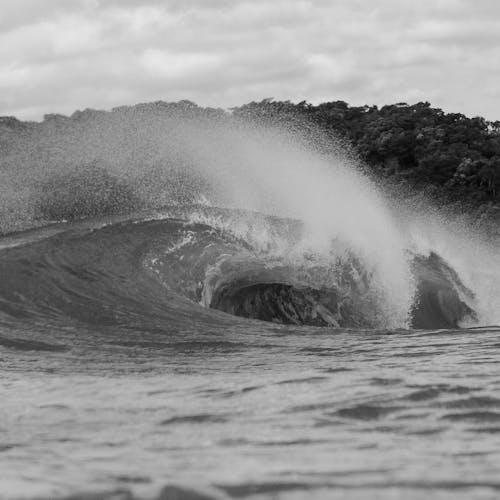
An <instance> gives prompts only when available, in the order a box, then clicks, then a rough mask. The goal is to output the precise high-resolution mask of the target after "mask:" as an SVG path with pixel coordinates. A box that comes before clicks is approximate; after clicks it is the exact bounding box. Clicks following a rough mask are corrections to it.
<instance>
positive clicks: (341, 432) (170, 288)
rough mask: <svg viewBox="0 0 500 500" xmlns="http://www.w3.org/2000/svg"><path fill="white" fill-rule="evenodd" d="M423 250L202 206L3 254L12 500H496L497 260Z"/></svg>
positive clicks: (499, 396)
mask: <svg viewBox="0 0 500 500" xmlns="http://www.w3.org/2000/svg"><path fill="white" fill-rule="evenodd" d="M377 231H379V229H377ZM379 232H380V231H379ZM319 233H321V234H323V233H322V232H321V231H320V232H319ZM315 234H317V233H315ZM380 234H381V236H382V237H384V234H383V233H382V232H381V233H380ZM428 241H432V245H431V244H430V243H429V244H428V245H427V246H426V248H425V250H424V249H423V246H424V245H423V244H422V241H421V240H420V242H419V243H418V244H414V245H413V246H408V248H407V249H406V250H405V251H404V252H402V253H401V252H399V253H398V254H397V255H402V256H403V257H401V259H399V257H397V256H396V257H395V255H396V254H392V253H391V251H392V250H391V249H393V248H394V245H391V244H389V245H387V242H388V240H387V237H384V238H383V240H379V241H378V242H376V241H373V240H372V246H373V247H379V248H380V247H382V248H383V249H384V251H383V252H375V253H374V254H370V253H369V252H368V253H363V251H362V250H358V249H359V248H363V244H361V243H362V242H359V241H358V242H357V243H359V245H346V244H345V243H343V242H342V239H341V238H339V239H338V240H337V239H335V238H334V239H330V240H328V241H317V240H313V236H312V235H311V233H309V232H308V230H307V227H305V226H304V225H303V224H301V223H300V222H299V221H298V220H297V219H293V218H291V219H287V218H279V217H268V216H265V215H262V214H259V213H255V212H252V213H250V212H247V211H242V210H229V209H225V210H220V209H215V208H204V207H199V206H196V207H190V208H184V209H182V210H181V209H168V210H167V209H165V210H163V211H156V212H151V213H148V214H145V213H142V214H136V215H134V216H124V217H101V218H94V219H89V220H85V221H80V222H73V223H58V224H51V225H47V226H45V227H41V228H37V229H31V230H27V231H24V232H18V233H12V234H10V235H6V236H4V237H2V238H0V397H1V405H0V498H1V499H2V500H17V499H38V500H48V499H50V500H53V499H54V500H56V499H67V498H71V499H74V500H76V499H79V500H80V499H84V498H90V499H94V500H96V499H113V500H124V499H128V500H130V499H134V500H135V499H141V500H142V499H158V498H161V499H162V500H167V499H191V500H194V499H203V498H214V499H217V498H249V499H254V498H255V499H271V498H272V499H285V498H286V499H302V498H321V499H323V498H328V499H330V498H339V499H374V498H375V499H376V498H380V499H389V498H398V499H399V498H405V499H421V498H422V499H423V498H425V499H429V498H433V499H434V498H436V499H461V498H463V499H490V498H491V499H493V498H498V497H499V496H500V479H499V477H500V475H499V472H500V327H498V326H488V325H491V324H494V323H497V321H496V318H499V317H500V316H499V315H498V311H499V310H500V304H499V302H500V299H499V296H498V294H497V293H496V290H498V286H499V285H498V283H499V280H498V279H497V278H498V257H497V256H496V255H495V254H493V256H492V254H491V252H489V250H488V251H487V250H484V252H483V253H481V252H480V250H477V248H476V249H475V250H473V251H471V250H470V248H469V247H468V246H466V245H465V246H460V245H458V244H457V243H456V241H455V240H452V239H450V238H448V239H447V240H446V242H447V244H446V245H445V244H441V245H440V244H438V242H437V240H436V238H434V239H432V238H430V239H429V240H428ZM450 242H451V243H450ZM389 243H390V242H389ZM353 248H356V249H357V250H356V251H354V250H353ZM474 248H475V247H474ZM471 252H472V253H471ZM475 252H476V253H475ZM477 252H480V253H479V254H477ZM387 256H389V257H387ZM481 256H482V257H481ZM488 256H489V257H488ZM398 259H399V260H398ZM470 259H475V260H473V262H474V263H475V264H474V266H470V265H469V267H467V264H468V263H470V262H471V260H470ZM495 264H496V265H497V267H496V268H495ZM405 265H406V267H405ZM498 322H500V321H498Z"/></svg>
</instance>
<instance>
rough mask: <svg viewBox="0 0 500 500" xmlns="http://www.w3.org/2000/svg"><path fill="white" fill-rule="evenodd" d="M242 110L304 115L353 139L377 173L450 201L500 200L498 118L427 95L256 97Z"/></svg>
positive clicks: (271, 116) (275, 116)
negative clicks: (370, 101) (380, 100)
mask: <svg viewBox="0 0 500 500" xmlns="http://www.w3.org/2000/svg"><path fill="white" fill-rule="evenodd" d="M234 113H235V114H236V115H238V116H245V117H253V118H254V119H257V120H261V121H267V122H277V121H281V122H283V120H288V121H289V122H290V123H294V122H295V123H298V122H300V121H303V120H304V118H305V119H307V120H308V121H309V120H310V121H312V122H313V123H315V124H317V125H318V126H319V127H320V128H321V129H322V130H324V131H326V132H332V133H334V134H335V135H336V136H338V137H341V138H343V139H345V140H347V141H348V142H350V143H351V144H352V145H353V146H354V148H355V150H356V151H357V152H358V154H359V156H360V157H361V159H362V160H364V162H365V163H366V164H367V165H368V166H369V169H370V171H371V172H372V173H373V174H374V175H375V176H377V177H385V178H390V179H391V181H392V182H395V183H399V184H402V185H406V186H409V187H410V188H411V189H413V190H415V189H417V190H423V191H425V192H426V193H427V194H430V195H431V196H434V197H436V198H439V199H440V200H441V201H443V200H445V201H446V202H448V203H454V202H461V203H463V204H465V205H467V204H469V205H470V206H480V205H482V206H484V205H489V206H494V205H495V204H497V203H498V202H499V201H500V122H499V121H495V122H489V121H486V120H485V119H484V118H481V117H474V118H468V117H466V116H464V115H462V114H459V113H445V112H444V111H443V110H441V109H439V108H433V107H431V105H430V104H429V103H428V102H419V103H417V104H414V105H408V104H406V103H398V104H392V105H387V106H382V107H377V106H358V107H356V106H349V104H347V103H346V102H343V101H335V102H327V103H323V104H319V105H317V106H314V105H312V104H309V103H307V102H305V101H304V102H300V103H298V104H294V103H291V102H289V101H286V102H280V101H271V100H264V101H261V102H252V103H250V104H246V105H244V106H241V107H239V108H235V109H234Z"/></svg>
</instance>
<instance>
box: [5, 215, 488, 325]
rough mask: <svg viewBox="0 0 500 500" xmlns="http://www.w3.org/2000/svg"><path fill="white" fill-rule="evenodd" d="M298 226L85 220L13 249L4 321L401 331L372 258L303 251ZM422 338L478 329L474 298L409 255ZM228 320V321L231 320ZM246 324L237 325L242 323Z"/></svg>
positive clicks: (449, 272)
mask: <svg viewBox="0 0 500 500" xmlns="http://www.w3.org/2000/svg"><path fill="white" fill-rule="evenodd" d="M304 231H305V229H304V227H303V225H302V224H301V223H299V222H298V221H294V220H290V219H282V218H277V217H266V216H263V215H259V214H255V213H246V212H242V211H235V210H218V209H208V208H204V209H200V208H191V209H190V210H188V209H183V210H182V211H180V210H177V211H175V210H171V211H168V212H164V213H162V214H158V213H156V214H154V215H151V214H150V215H149V216H142V217H140V218H137V219H127V218H124V219H119V218H114V219H113V220H111V219H107V220H100V221H86V222H85V221H82V222H79V223H72V224H60V225H55V226H49V227H47V228H45V229H42V230H37V231H30V232H26V233H19V234H18V235H14V236H11V237H9V238H4V239H3V240H2V247H3V248H2V250H1V251H0V272H1V275H2V281H1V283H0V313H1V318H2V321H4V322H5V321H10V322H12V321H16V320H19V321H20V320H22V321H24V322H26V321H28V322H36V323H38V324H40V322H52V323H53V322H58V323H59V324H61V323H62V324H65V325H68V324H71V323H72V322H77V323H80V324H81V323H82V322H84V323H86V324H90V325H99V326H100V327H102V326H106V325H120V326H123V327H126V328H134V327H136V328H147V329H151V328H152V327H154V326H155V325H156V326H157V327H165V325H168V327H169V328H170V329H172V330H175V329H177V330H181V329H185V328H189V327H190V326H193V325H195V324H197V325H198V326H200V327H203V328H205V327H207V326H210V325H216V326H217V325H218V326H221V325H228V324H233V325H235V324H238V323H241V322H242V321H243V322H244V321H247V320H248V319H251V320H263V321H268V322H273V323H279V324H285V325H310V326H323V327H337V328H339V327H341V328H394V327H395V325H394V323H393V320H392V318H391V317H390V316H388V315H387V312H388V311H392V310H395V309H398V307H399V305H398V304H391V303H388V301H390V300H393V301H394V300H397V295H396V294H392V295H391V294H390V293H387V290H385V289H384V284H383V283H381V281H380V276H379V275H378V274H377V272H376V270H375V269H373V267H371V265H370V262H369V261H367V260H366V259H365V258H364V257H363V256H362V255H359V254H356V253H355V252H354V251H353V250H352V249H350V248H347V247H346V246H345V245H343V244H342V242H340V241H336V240H332V241H331V244H330V247H329V248H328V251H326V252H325V250H324V249H322V251H321V252H319V251H318V252H313V251H312V250H311V248H310V247H308V246H307V245H306V244H305V243H304V236H305V234H306V233H304ZM408 262H409V266H410V268H411V272H412V286H414V300H413V303H412V304H411V308H410V309H409V310H408V311H407V313H408V316H407V318H408V319H407V323H406V324H402V325H396V326H400V327H408V326H410V327H414V328H427V329H430V328H455V327H458V326H459V325H461V324H462V323H464V322H467V323H468V324H470V323H474V322H476V321H477V319H478V318H477V314H476V312H475V310H474V301H475V295H474V292H473V291H472V290H470V289H468V288H467V287H466V286H465V285H464V284H463V283H462V281H461V278H460V276H459V274H458V273H457V272H456V271H455V270H454V269H453V268H452V266H451V265H450V264H449V263H447V262H446V261H445V260H444V259H443V258H442V257H441V256H439V255H438V254H437V253H435V252H431V253H429V254H428V255H419V254H415V253H411V252H408ZM221 312H223V313H227V314H221ZM236 317H239V319H238V318H236Z"/></svg>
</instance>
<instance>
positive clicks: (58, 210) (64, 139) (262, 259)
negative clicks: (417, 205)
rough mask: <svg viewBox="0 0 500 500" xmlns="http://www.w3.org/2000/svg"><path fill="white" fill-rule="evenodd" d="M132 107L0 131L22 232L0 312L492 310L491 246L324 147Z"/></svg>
mask: <svg viewBox="0 0 500 500" xmlns="http://www.w3.org/2000/svg"><path fill="white" fill-rule="evenodd" d="M133 109H134V108H132V110H133ZM139 111H141V110H140V109H139V108H138V109H137V110H136V111H135V112H132V111H131V110H125V111H115V112H112V113H108V114H107V113H97V114H95V115H93V114H92V113H89V114H87V115H85V114H83V115H78V116H76V117H72V118H66V119H65V120H63V122H64V123H62V125H61V124H60V123H53V121H50V122H47V123H44V124H39V125H36V126H33V127H32V129H29V130H27V131H23V133H22V134H20V135H19V138H18V139H12V141H11V143H9V147H8V148H7V149H6V154H5V156H4V157H3V158H2V160H1V161H2V165H1V166H2V168H1V169H0V173H1V179H0V180H2V181H3V184H2V187H1V194H2V198H1V208H2V214H1V217H0V229H2V230H3V231H4V232H5V233H8V232H9V231H10V230H12V229H17V230H19V229H25V230H27V231H25V232H18V233H12V234H10V235H9V234H7V235H6V236H4V237H3V238H2V239H1V240H0V249H1V250H0V271H1V276H2V280H1V282H0V312H1V314H2V316H1V317H2V318H3V320H4V321H8V322H10V323H12V321H13V320H15V319H16V318H17V319H19V320H23V321H35V320H36V321H38V320H40V321H42V323H43V322H44V321H48V320H50V321H58V322H61V321H62V322H63V323H64V321H65V320H67V321H77V322H80V323H81V322H85V323H90V324H92V325H101V326H105V325H124V326H126V327H127V328H133V327H140V328H149V327H151V328H153V327H156V326H155V325H164V324H168V325H169V326H170V328H172V329H175V328H177V329H184V328H187V327H188V325H193V324H195V326H196V327H200V328H203V327H204V326H206V325H208V324H212V325H227V324H233V325H234V324H240V323H241V322H248V320H263V321H267V322H273V323H276V324H284V325H309V326H322V327H335V328H362V329H364V328H369V329H374V328H375V329H395V328H409V327H414V328H427V329H430V328H456V327H458V326H471V325H476V324H480V325H485V324H494V323H499V322H500V317H499V316H498V314H499V313H498V311H499V310H500V307H499V304H498V297H500V265H499V263H498V259H497V257H496V253H495V247H494V246H491V245H490V243H488V242H487V241H486V240H485V239H484V238H483V236H481V235H478V234H474V233H473V232H471V231H469V230H462V229H460V224H455V223H453V221H450V220H444V221H443V220H440V219H439V217H438V216H436V215H435V214H434V215H429V214H423V215H417V214H415V213H412V209H411V207H408V206H404V205H402V206H397V207H395V206H393V205H394V203H392V201H391V200H388V199H385V198H384V196H382V194H381V193H380V192H379V191H378V189H377V187H376V186H375V185H374V184H373V182H371V181H369V180H368V179H367V178H366V176H364V175H363V173H362V172H361V170H360V168H359V165H358V163H357V162H356V161H355V160H354V159H353V158H351V157H350V156H349V155H347V154H346V153H345V151H344V149H343V148H342V147H340V146H339V144H333V146H332V143H331V141H330V139H328V141H323V142H322V139H321V135H317V136H315V140H314V141H311V140H310V138H307V137H305V136H302V135H300V134H298V133H297V131H294V132H293V133H292V132H287V131H286V130H277V129H271V128H266V127H263V126H259V125H256V124H252V125H249V124H248V123H247V124H242V123H241V122H238V121H237V120H233V119H232V118H228V117H224V118H223V119H222V118H221V117H220V116H219V117H217V119H213V117H212V118H211V119H210V120H206V119H202V118H200V117H199V116H194V117H192V118H191V119H186V118H185V117H184V118H183V117H182V116H183V115H182V114H180V115H179V114H177V115H175V114H174V115H172V113H171V112H170V111H169V112H168V113H166V114H162V113H163V111H162V110H161V109H160V110H158V109H155V110H154V113H151V112H150V111H151V110H149V111H148V110H147V112H142V111H141V112H139ZM82 116H83V118H85V119H83V118H82ZM9 137H17V136H15V135H11V136H9ZM9 140H10V139H9ZM329 141H330V142H329ZM325 144H328V146H325ZM165 206H168V207H170V208H161V207H165ZM217 207H219V208H217ZM119 214H123V215H119ZM54 221H58V223H57V224H52V225H51V224H50V223H51V222H54ZM61 221H66V222H61ZM68 221H70V222H68ZM36 226H41V227H40V228H39V229H33V228H34V227H36ZM30 228H31V229H30ZM236 317H238V318H239V319H236ZM147 325H149V327H148V326H147Z"/></svg>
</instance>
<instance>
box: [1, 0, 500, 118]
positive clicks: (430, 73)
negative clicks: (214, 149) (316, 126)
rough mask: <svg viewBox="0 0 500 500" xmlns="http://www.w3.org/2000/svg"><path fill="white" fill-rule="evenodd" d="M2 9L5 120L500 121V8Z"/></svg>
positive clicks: (131, 5)
mask: <svg viewBox="0 0 500 500" xmlns="http://www.w3.org/2000/svg"><path fill="white" fill-rule="evenodd" d="M5 3H6V4H7V6H4V5H2V6H1V7H0V114H14V115H17V116H20V117H22V118H30V119H39V118H41V116H42V115H43V114H44V113H48V112H66V113H70V112H72V111H73V110H75V109H77V108H80V109H81V108H84V107H97V108H110V107H113V106H116V105H121V104H133V103H136V102H144V101H149V100H157V99H164V100H179V99H191V100H194V101H196V102H198V103H200V104H203V105H213V106H224V107H225V106H227V107H229V106H234V105H237V104H242V103H244V102H247V101H249V100H253V99H261V98H264V97H271V96H273V97H275V98H277V99H292V100H302V99H307V100H310V101H312V102H319V101H322V100H336V99H343V100H346V101H348V102H350V103H353V104H365V103H369V104H372V103H377V104H383V103H391V102H397V101H409V102H414V101H417V100H430V101H431V102H432V103H433V104H434V105H436V106H441V107H443V108H444V109H446V110H453V111H458V112H464V113H467V114H472V115H476V114H481V115H484V116H486V117H487V118H491V119H497V118H499V117H500V99H499V97H500V91H499V90H498V89H497V85H496V83H495V82H498V77H499V76H500V74H499V73H500V68H499V67H498V64H497V63H496V61H498V60H500V4H499V3H498V2H497V0H478V1H476V2H471V1H469V0H421V1H419V2H415V1H413V0H377V2H366V0H273V1H271V0H72V1H71V2H68V1H67V0H43V1H42V0H17V1H16V2H15V3H14V2H5Z"/></svg>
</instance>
